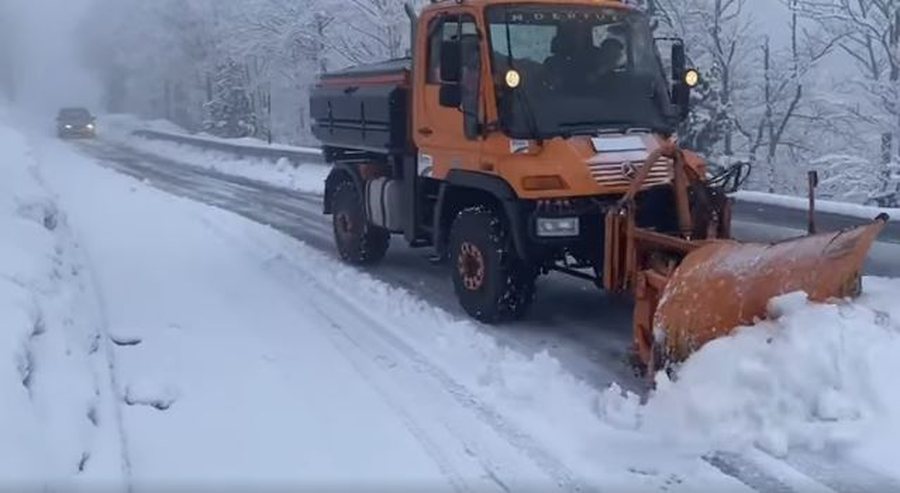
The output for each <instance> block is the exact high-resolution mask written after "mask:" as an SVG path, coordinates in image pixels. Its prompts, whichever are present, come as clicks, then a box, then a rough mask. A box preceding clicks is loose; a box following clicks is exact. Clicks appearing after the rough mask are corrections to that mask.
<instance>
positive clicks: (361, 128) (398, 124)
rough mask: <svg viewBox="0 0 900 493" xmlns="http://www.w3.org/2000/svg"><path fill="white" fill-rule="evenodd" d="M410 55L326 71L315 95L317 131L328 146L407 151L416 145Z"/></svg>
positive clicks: (312, 102)
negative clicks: (412, 131)
mask: <svg viewBox="0 0 900 493" xmlns="http://www.w3.org/2000/svg"><path fill="white" fill-rule="evenodd" d="M410 66H411V61H410V59H408V58H404V59H398V60H390V61H387V62H382V63H375V64H367V65H358V66H355V67H350V68H347V69H344V70H341V71H338V72H333V73H329V74H325V75H323V76H321V77H320V80H319V83H318V84H317V85H316V87H315V88H314V89H313V91H312V94H311V95H310V116H311V117H312V120H313V122H312V132H313V135H315V137H316V138H317V139H319V141H321V143H322V145H323V146H324V147H331V148H338V149H350V150H360V151H369V152H376V153H379V154H402V153H404V152H407V151H408V150H409V149H410V148H411V142H410V135H409V128H410V125H411V124H410V119H411V116H412V112H411V101H410V99H411V92H410Z"/></svg>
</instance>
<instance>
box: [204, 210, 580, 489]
mask: <svg viewBox="0 0 900 493" xmlns="http://www.w3.org/2000/svg"><path fill="white" fill-rule="evenodd" d="M206 224H207V226H208V227H209V228H210V229H211V230H212V231H214V232H216V233H217V234H218V235H219V236H220V237H222V238H223V239H225V240H226V241H228V242H230V243H232V244H235V245H237V246H239V248H241V249H242V250H244V251H245V252H247V254H248V256H251V257H259V256H260V252H262V251H268V256H269V257H270V260H268V261H267V262H266V263H265V264H264V267H266V268H268V269H269V271H270V272H271V273H272V274H273V275H275V276H276V277H278V278H283V276H285V275H291V276H293V277H294V281H293V283H292V282H291V280H290V279H285V280H284V281H283V282H285V283H288V284H294V285H296V283H297V282H300V283H301V284H302V285H306V286H312V289H310V290H309V293H310V295H311V296H313V297H315V298H317V300H318V301H319V303H310V304H309V305H310V306H311V307H312V308H313V309H314V310H315V311H316V312H317V313H318V314H319V315H320V316H321V317H323V318H324V319H325V320H327V321H328V322H329V323H330V325H331V328H332V329H334V330H337V331H338V332H339V333H340V334H342V336H343V337H345V338H346V339H347V340H348V341H349V342H351V343H352V344H353V345H354V346H355V347H356V348H357V349H358V350H359V351H360V352H362V353H363V354H366V355H367V357H368V359H369V360H371V361H379V360H380V359H383V358H384V357H385V355H384V354H383V353H389V354H391V356H393V357H394V360H395V362H400V361H403V362H404V364H405V365H408V366H409V367H410V368H412V369H413V370H414V371H413V372H412V373H413V375H414V376H417V377H418V380H419V382H415V381H414V380H415V379H413V377H412V376H407V378H408V379H410V381H411V383H413V384H416V383H418V385H419V386H423V383H425V382H423V381H422V379H427V380H431V381H433V382H434V383H436V384H437V388H439V389H441V390H442V391H443V393H444V394H446V395H448V396H449V397H451V398H452V401H454V402H455V405H456V406H458V407H459V408H462V409H466V410H468V411H469V412H471V413H472V414H473V415H474V417H476V418H477V419H478V420H479V421H480V422H481V423H482V424H483V425H485V426H487V427H488V429H490V430H491V431H492V432H493V433H494V434H496V435H497V436H498V437H500V438H502V439H503V440H504V441H505V442H506V444H508V445H510V446H512V447H513V448H514V449H515V450H518V451H519V453H520V454H522V455H523V456H524V457H527V458H528V459H529V460H530V461H531V462H532V463H533V464H534V465H536V466H537V467H538V468H539V469H540V470H542V471H543V472H544V473H545V474H546V475H547V476H548V477H549V478H552V480H553V482H554V483H555V484H556V485H558V486H559V487H560V488H562V489H563V490H565V491H570V492H591V491H595V490H594V488H592V487H591V486H590V485H589V484H588V483H587V482H586V481H584V480H583V479H581V478H579V477H578V476H577V475H576V474H574V473H573V472H572V471H571V470H570V469H569V468H568V467H567V466H565V465H564V464H563V463H562V462H561V461H560V460H559V459H558V458H557V457H555V456H554V455H553V454H552V453H550V452H549V451H547V450H546V449H544V448H543V447H542V446H541V445H540V444H538V443H537V441H536V440H535V439H534V438H533V437H531V436H530V435H529V434H528V433H526V432H524V431H522V430H521V429H519V428H518V427H516V426H515V425H514V424H512V423H510V422H509V421H507V420H506V419H505V418H504V417H503V415H502V414H500V413H499V412H498V411H496V410H495V409H493V408H492V407H491V406H489V405H487V404H485V403H483V402H481V400H480V399H478V397H476V396H475V395H474V394H473V393H472V392H471V391H469V389H468V388H467V387H466V386H465V385H463V384H461V383H459V382H458V381H457V380H456V379H454V378H453V377H452V376H450V375H449V374H448V373H447V372H445V371H444V370H443V369H441V368H439V367H438V366H437V365H436V364H434V363H432V362H431V361H429V360H428V358H426V357H425V356H424V355H423V354H422V353H420V352H419V351H418V350H416V349H415V348H413V347H412V346H411V345H409V344H408V343H406V342H405V341H403V340H402V339H400V338H399V337H398V336H396V335H395V334H394V333H393V332H392V331H391V330H390V329H389V328H387V327H385V323H384V322H382V321H381V320H379V319H377V318H376V317H374V316H372V315H370V314H369V313H367V312H366V311H365V308H364V307H360V306H358V304H357V303H356V302H355V301H354V300H353V299H351V298H350V297H348V296H346V295H344V294H343V293H340V292H339V291H337V290H335V289H334V288H333V287H332V286H330V285H329V284H328V283H327V282H323V280H322V279H320V278H318V277H317V276H315V274H311V273H309V272H308V271H306V270H305V269H303V268H302V267H300V266H297V265H295V264H293V263H291V262H290V261H288V260H287V259H286V258H284V257H282V256H281V255H280V254H278V252H273V251H271V249H270V248H269V246H268V245H264V244H261V243H259V242H257V241H255V240H253V239H252V238H243V237H241V238H239V237H236V236H235V235H232V234H229V233H228V232H225V231H223V230H222V229H220V228H218V227H216V225H214V224H211V223H206ZM251 241H253V243H254V244H253V245H248V243H250V242H251ZM338 302H339V303H338ZM322 304H330V305H331V306H333V307H334V310H333V311H329V312H327V313H326V311H324V310H322V308H321V305H322ZM335 314H340V315H339V316H342V317H345V318H346V319H347V320H346V322H348V323H341V322H339V321H337V320H336V318H337V317H336V316H335ZM376 347H379V348H381V349H382V351H378V350H373V348H376ZM424 386H425V387H428V385H424ZM452 432H453V433H454V434H456V435H457V436H460V434H464V428H463V427H458V428H457V427H454V429H453V430H452ZM488 471H489V472H492V473H494V474H495V475H494V478H495V481H497V480H496V471H495V470H493V468H490V467H488ZM515 472H516V471H510V472H509V473H510V474H515ZM497 482H498V485H499V486H501V487H502V488H504V489H505V488H506V485H505V483H504V482H502V481H497Z"/></svg>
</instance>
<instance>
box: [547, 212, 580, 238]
mask: <svg viewBox="0 0 900 493" xmlns="http://www.w3.org/2000/svg"><path fill="white" fill-rule="evenodd" d="M580 226H581V223H580V221H579V220H578V218H577V217H552V218H551V217H539V218H538V219H537V235H538V236H540V237H542V238H568V237H571V236H578V235H579V234H580V230H581V228H580Z"/></svg>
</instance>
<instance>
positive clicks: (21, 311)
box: [0, 114, 122, 489]
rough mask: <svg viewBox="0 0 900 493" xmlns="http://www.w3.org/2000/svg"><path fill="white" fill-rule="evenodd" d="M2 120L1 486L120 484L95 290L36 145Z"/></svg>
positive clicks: (0, 143) (0, 262) (0, 148)
mask: <svg viewBox="0 0 900 493" xmlns="http://www.w3.org/2000/svg"><path fill="white" fill-rule="evenodd" d="M3 121H4V117H3V115H2V114H0V231H2V235H0V396H2V397H0V484H4V485H11V484H19V485H23V486H24V485H28V488H27V489H30V488H32V487H37V486H43V487H51V486H54V485H55V486H58V485H60V484H65V485H67V488H71V487H72V486H73V485H74V484H76V483H79V482H93V483H94V484H95V485H97V482H98V481H102V482H104V483H108V482H110V481H112V482H116V481H117V479H116V478H121V474H122V465H121V463H120V461H119V457H120V455H121V454H120V451H119V450H120V449H119V442H118V438H117V437H116V435H115V433H114V429H115V426H114V422H115V420H114V416H115V412H114V409H115V407H114V405H113V404H112V399H111V395H110V392H109V391H108V390H107V389H108V388H109V387H108V385H109V380H108V378H109V377H108V373H106V367H107V366H108V363H107V362H106V360H105V359H104V358H103V352H102V351H101V350H100V349H101V348H102V344H101V342H100V339H99V335H98V333H97V329H98V327H97V326H96V324H95V323H94V321H92V320H91V319H90V313H89V312H90V307H91V305H90V295H89V293H88V290H87V288H86V287H85V284H84V283H85V280H84V279H82V277H83V275H82V271H81V267H80V266H79V264H78V263H77V262H75V261H74V259H73V258H72V257H71V256H70V249H72V248H74V244H73V242H72V240H71V237H69V236H68V230H67V227H66V224H65V218H64V217H63V216H62V215H61V214H60V213H59V211H58V210H57V207H56V204H55V201H54V199H53V198H52V197H51V196H50V195H49V194H48V192H47V191H46V190H45V189H44V187H43V185H42V182H41V179H40V174H39V171H38V169H37V166H36V161H35V157H34V154H33V150H32V149H31V147H30V146H29V144H28V141H27V139H26V138H25V137H24V136H23V135H22V134H20V133H18V132H16V131H14V130H12V129H10V128H8V127H6V126H4V125H3V123H2V122H3ZM104 385H105V386H104ZM100 420H103V421H104V422H105V423H106V425H101V424H100ZM37 489H40V488H37Z"/></svg>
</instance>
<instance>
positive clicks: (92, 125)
mask: <svg viewBox="0 0 900 493" xmlns="http://www.w3.org/2000/svg"><path fill="white" fill-rule="evenodd" d="M85 127H87V129H88V130H93V129H94V124H93V123H88V124H87V125H85Z"/></svg>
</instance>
